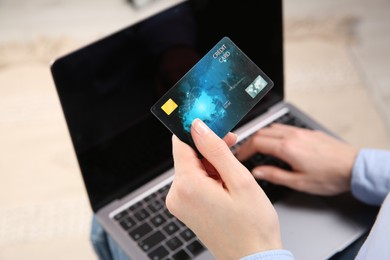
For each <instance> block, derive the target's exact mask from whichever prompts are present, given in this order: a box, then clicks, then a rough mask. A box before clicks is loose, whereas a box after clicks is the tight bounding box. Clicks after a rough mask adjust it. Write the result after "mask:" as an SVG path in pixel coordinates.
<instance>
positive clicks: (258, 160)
mask: <svg viewBox="0 0 390 260" xmlns="http://www.w3.org/2000/svg"><path fill="white" fill-rule="evenodd" d="M272 123H281V124H286V125H291V126H296V127H300V128H306V129H309V127H308V126H307V125H306V124H305V123H303V122H302V120H300V119H298V118H296V117H294V116H292V115H291V114H290V113H286V114H284V115H283V116H281V117H279V118H278V119H276V120H275V121H273V122H272ZM272 123H271V124H272ZM268 126H269V125H268ZM266 127H267V126H266ZM250 137H251V136H248V137H247V138H245V139H243V140H241V141H240V142H239V143H237V144H236V145H235V146H234V147H232V150H233V151H234V150H235V149H236V147H237V146H239V145H241V144H242V143H244V142H245V141H246V140H247V139H248V138H250ZM242 163H243V164H244V165H245V167H246V168H248V170H252V169H253V168H254V167H256V166H259V165H273V166H277V167H279V168H282V169H285V170H291V167H290V165H288V164H287V163H285V162H284V161H282V160H280V159H278V158H275V157H273V156H271V155H266V154H260V153H256V154H254V155H253V156H252V157H250V158H249V159H248V160H246V161H244V162H242ZM257 183H258V184H259V185H260V186H261V187H262V189H263V190H264V192H265V193H266V194H267V196H268V198H269V199H270V201H271V202H272V203H274V202H276V201H278V200H280V199H281V198H282V197H284V196H285V195H286V194H287V193H288V192H290V191H291V189H289V188H287V187H284V186H280V185H275V184H272V183H270V182H267V181H263V180H257Z"/></svg>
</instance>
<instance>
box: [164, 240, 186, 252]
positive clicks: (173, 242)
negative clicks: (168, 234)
mask: <svg viewBox="0 0 390 260" xmlns="http://www.w3.org/2000/svg"><path fill="white" fill-rule="evenodd" d="M166 244H167V246H168V247H169V248H170V249H171V250H172V251H175V250H176V249H177V248H179V247H180V246H181V245H183V242H181V241H180V239H179V238H178V237H173V238H171V239H169V240H168V241H167V243H166Z"/></svg>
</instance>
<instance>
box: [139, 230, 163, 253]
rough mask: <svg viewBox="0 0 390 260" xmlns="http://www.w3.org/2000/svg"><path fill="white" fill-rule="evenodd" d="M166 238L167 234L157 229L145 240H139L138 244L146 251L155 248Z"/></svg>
mask: <svg viewBox="0 0 390 260" xmlns="http://www.w3.org/2000/svg"><path fill="white" fill-rule="evenodd" d="M164 239H165V236H164V234H163V233H161V231H156V232H155V233H154V234H151V235H150V236H148V237H147V238H145V239H144V240H141V241H139V242H138V245H139V246H140V247H141V248H142V249H143V250H144V251H145V252H146V251H149V249H151V248H153V247H154V246H156V245H157V244H159V243H161V242H162V241H163V240H164Z"/></svg>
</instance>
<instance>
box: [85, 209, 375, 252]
mask: <svg viewBox="0 0 390 260" xmlns="http://www.w3.org/2000/svg"><path fill="white" fill-rule="evenodd" d="M367 235H368V233H367V234H364V235H363V236H362V237H360V238H359V239H357V240H356V241H355V242H353V243H352V244H351V245H350V246H348V247H347V248H346V249H344V250H343V251H341V252H339V253H337V254H336V255H334V256H333V257H332V258H331V259H330V260H352V259H355V256H356V254H357V252H358V251H359V249H360V247H361V246H362V244H363V243H364V241H365V240H366V238H367ZM91 242H92V245H93V248H94V250H95V253H96V254H97V256H98V257H99V259H100V260H130V258H129V257H128V256H127V255H126V254H125V253H124V252H123V250H122V249H121V248H120V246H119V245H118V244H117V243H116V242H115V241H114V240H113V239H112V238H111V236H110V235H108V234H107V232H106V231H105V230H104V229H103V227H102V226H101V225H100V224H99V222H98V221H97V219H96V217H95V216H93V218H92V226H91Z"/></svg>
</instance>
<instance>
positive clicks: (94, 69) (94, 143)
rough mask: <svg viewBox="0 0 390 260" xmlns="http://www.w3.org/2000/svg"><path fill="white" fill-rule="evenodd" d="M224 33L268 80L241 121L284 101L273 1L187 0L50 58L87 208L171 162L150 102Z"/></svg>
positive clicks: (167, 138) (278, 8) (278, 20)
mask: <svg viewBox="0 0 390 260" xmlns="http://www.w3.org/2000/svg"><path fill="white" fill-rule="evenodd" d="M224 36H228V37H229V38H231V39H232V40H233V41H234V42H235V43H236V44H237V45H238V46H239V47H240V48H241V49H242V50H243V51H244V52H245V53H246V54H247V55H248V56H249V57H250V58H251V59H252V60H253V61H254V62H255V63H256V64H257V65H258V66H259V67H260V68H261V69H262V70H263V71H264V72H265V73H266V74H267V75H268V76H269V77H270V78H271V79H272V80H273V81H274V83H275V86H274V88H273V89H272V90H271V91H270V92H269V93H268V94H267V96H266V97H265V98H264V99H263V100H262V101H261V102H259V104H258V105H256V107H254V108H253V109H252V110H251V112H250V113H249V114H248V115H247V116H246V117H245V118H244V119H243V120H242V121H241V122H240V125H241V124H243V123H245V122H247V121H248V120H250V119H252V118H253V117H254V116H256V115H258V114H259V113H262V112H264V111H265V110H266V109H267V108H268V107H269V106H271V105H272V104H275V103H276V102H278V101H280V100H282V99H283V45H282V44H283V43H282V3H281V1H276V0H267V1H259V0H251V1H244V2H242V3H241V2H240V3H239V2H237V1H231V0H224V1H220V0H201V1H186V2H184V3H181V4H178V5H176V6H174V7H172V8H169V9H166V10H164V11H162V12H160V13H157V14H155V15H153V16H152V17H149V18H148V19H145V20H143V21H141V22H139V23H137V24H134V25H131V26H129V27H127V28H124V29H123V30H121V31H119V32H117V33H114V34H112V35H109V36H108V37H106V38H103V39H101V40H99V41H96V42H94V43H92V44H90V45H88V46H85V47H83V48H81V49H79V50H77V51H75V52H73V53H70V54H68V55H65V56H64V57H61V58H59V59H57V60H56V61H55V63H54V64H53V65H52V68H51V69H52V75H53V78H54V81H55V84H56V87H57V92H58V95H59V98H60V101H61V105H62V108H63V111H64V115H65V119H66V122H67V125H68V128H69V131H70V134H71V138H72V142H73V145H74V149H75V151H76V155H77V159H78V162H79V165H80V169H81V172H82V175H83V179H84V182H85V186H86V189H87V192H88V195H89V199H90V202H91V205H92V208H93V210H94V211H97V210H98V209H99V208H101V207H102V206H104V205H105V204H107V203H108V202H110V201H112V200H113V199H115V198H120V197H121V196H124V195H126V194H128V192H129V191H131V190H134V189H136V188H137V187H139V186H141V185H142V184H144V183H146V182H148V181H149V180H151V179H153V178H154V177H156V176H157V175H159V174H161V173H162V172H163V171H164V170H167V169H168V168H170V167H171V166H172V155H171V136H172V134H171V133H170V132H169V131H168V130H167V129H166V128H165V127H164V126H163V125H162V124H161V123H160V122H159V121H158V120H157V119H156V118H155V117H154V116H152V114H151V112H150V108H151V106H152V105H153V104H154V103H155V102H156V101H157V99H158V98H159V97H160V96H161V95H162V94H164V93H165V92H166V91H167V90H168V89H169V88H171V87H172V86H173V85H174V84H175V83H176V82H177V81H178V80H179V79H180V78H181V77H182V76H183V75H184V74H185V73H186V72H187V71H188V70H189V69H190V68H191V67H192V66H193V65H194V64H195V63H196V62H197V61H198V60H199V59H200V58H201V57H202V56H203V55H204V54H205V53H206V52H207V51H209V50H210V48H211V47H213V46H214V45H215V44H216V43H217V42H218V41H219V40H220V39H221V38H222V37H224Z"/></svg>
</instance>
